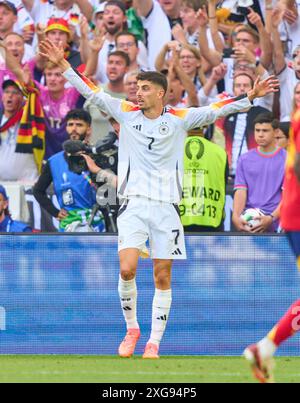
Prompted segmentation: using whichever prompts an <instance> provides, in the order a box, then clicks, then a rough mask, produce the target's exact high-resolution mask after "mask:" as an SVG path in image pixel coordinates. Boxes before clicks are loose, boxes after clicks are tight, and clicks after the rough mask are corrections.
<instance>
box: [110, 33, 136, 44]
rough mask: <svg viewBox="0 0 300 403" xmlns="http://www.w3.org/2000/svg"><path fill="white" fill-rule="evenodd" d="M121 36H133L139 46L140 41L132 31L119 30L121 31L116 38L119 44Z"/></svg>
mask: <svg viewBox="0 0 300 403" xmlns="http://www.w3.org/2000/svg"><path fill="white" fill-rule="evenodd" d="M120 36H132V38H133V39H134V42H135V44H136V47H138V46H139V41H138V39H137V37H136V36H135V35H134V34H133V33H132V32H129V31H122V32H119V33H118V34H117V36H116V39H115V42H116V44H117V42H118V39H119V38H120Z"/></svg>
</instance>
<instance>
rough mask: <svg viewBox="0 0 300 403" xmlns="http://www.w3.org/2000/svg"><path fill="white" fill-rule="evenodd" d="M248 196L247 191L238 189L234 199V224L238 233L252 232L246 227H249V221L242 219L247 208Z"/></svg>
mask: <svg viewBox="0 0 300 403" xmlns="http://www.w3.org/2000/svg"><path fill="white" fill-rule="evenodd" d="M247 196H248V191H247V189H237V190H236V191H235V193H234V198H233V213H232V222H233V224H234V226H235V228H236V229H237V230H238V231H246V232H251V231H250V230H249V229H247V228H245V226H246V225H247V221H245V220H243V219H242V218H241V214H242V213H243V211H244V210H245V207H246V203H247Z"/></svg>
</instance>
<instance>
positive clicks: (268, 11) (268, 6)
mask: <svg viewBox="0 0 300 403" xmlns="http://www.w3.org/2000/svg"><path fill="white" fill-rule="evenodd" d="M272 11H273V2H272V0H266V3H265V28H266V31H267V32H268V33H269V34H270V35H271V34H272Z"/></svg>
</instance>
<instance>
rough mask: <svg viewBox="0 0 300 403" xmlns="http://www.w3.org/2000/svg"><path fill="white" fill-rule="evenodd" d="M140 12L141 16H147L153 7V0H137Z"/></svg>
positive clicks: (136, 3)
mask: <svg viewBox="0 0 300 403" xmlns="http://www.w3.org/2000/svg"><path fill="white" fill-rule="evenodd" d="M135 5H136V7H137V11H138V14H139V15H140V16H141V17H147V16H148V15H149V13H150V11H151V10H152V8H153V1H152V0H135Z"/></svg>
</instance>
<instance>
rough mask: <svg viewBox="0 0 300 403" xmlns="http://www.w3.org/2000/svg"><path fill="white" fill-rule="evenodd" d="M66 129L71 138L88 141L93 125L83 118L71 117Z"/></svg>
mask: <svg viewBox="0 0 300 403" xmlns="http://www.w3.org/2000/svg"><path fill="white" fill-rule="evenodd" d="M66 130H67V133H68V135H69V137H70V140H81V141H84V140H85V141H87V140H88V138H89V136H90V134H91V127H90V126H89V125H88V124H87V122H85V121H84V120H81V119H69V120H68V121H67V127H66Z"/></svg>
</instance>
